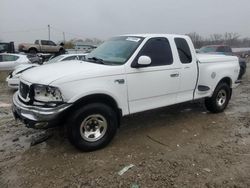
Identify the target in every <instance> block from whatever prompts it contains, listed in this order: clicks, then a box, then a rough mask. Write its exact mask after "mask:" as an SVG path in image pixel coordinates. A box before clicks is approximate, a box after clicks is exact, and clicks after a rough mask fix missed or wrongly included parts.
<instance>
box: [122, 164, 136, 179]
mask: <svg viewBox="0 0 250 188" xmlns="http://www.w3.org/2000/svg"><path fill="white" fill-rule="evenodd" d="M134 166H135V165H133V164H130V165H128V166H125V167H124V168H123V169H121V170H120V171H119V172H118V174H119V175H120V176H122V175H123V174H124V173H125V172H127V171H128V170H129V169H131V168H133V167H134Z"/></svg>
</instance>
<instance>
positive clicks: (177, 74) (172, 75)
mask: <svg viewBox="0 0 250 188" xmlns="http://www.w3.org/2000/svg"><path fill="white" fill-rule="evenodd" d="M170 76H171V77H179V73H174V74H170Z"/></svg>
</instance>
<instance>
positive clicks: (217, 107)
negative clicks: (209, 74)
mask: <svg viewBox="0 0 250 188" xmlns="http://www.w3.org/2000/svg"><path fill="white" fill-rule="evenodd" d="M230 98H231V89H230V86H229V85H228V84H227V83H225V82H222V83H219V84H218V85H217V87H216V88H215V90H214V93H213V95H212V97H210V98H206V99H205V106H206V108H207V110H208V111H210V112H212V113H220V112H223V111H224V110H225V108H226V107H227V105H228V102H229V100H230Z"/></svg>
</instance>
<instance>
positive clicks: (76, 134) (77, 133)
mask: <svg viewBox="0 0 250 188" xmlns="http://www.w3.org/2000/svg"><path fill="white" fill-rule="evenodd" d="M91 117H92V118H91ZM96 118H97V119H98V120H97V119H96ZM95 120H97V121H98V125H96V124H95V123H96V122H95V123H93V121H95ZM101 120H102V121H101ZM99 122H102V123H99ZM105 123H106V124H107V126H106V128H105V126H103V127H101V124H102V125H105ZM95 126H99V127H101V128H99V129H98V128H97V129H96V130H99V132H100V134H101V135H102V136H100V137H99V138H98V139H97V140H94V139H95V138H94V137H95V133H94V132H92V134H90V135H89V136H88V137H86V135H87V134H89V133H90V132H91V131H94V129H95V128H96V127H95ZM86 127H90V128H89V130H88V131H87V130H86V129H87V128H86ZM117 127H118V120H117V116H116V113H115V111H114V110H113V109H112V108H111V107H109V106H107V105H105V104H102V103H92V104H87V105H86V106H84V107H82V108H80V109H79V110H77V111H76V112H74V114H73V115H72V116H71V117H70V118H69V122H68V123H67V132H68V138H69V140H70V142H71V143H72V144H73V145H74V146H75V147H76V148H78V149H80V150H82V151H94V150H97V149H101V148H103V147H105V146H106V145H108V144H109V142H110V141H111V140H112V139H113V137H114V136H115V134H116V130H117ZM97 132H98V131H97ZM96 134H97V133H96ZM90 136H91V137H90Z"/></svg>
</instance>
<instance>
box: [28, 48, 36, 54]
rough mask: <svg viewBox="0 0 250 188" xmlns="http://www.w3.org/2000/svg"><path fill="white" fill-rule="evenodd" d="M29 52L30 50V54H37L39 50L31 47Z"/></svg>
mask: <svg viewBox="0 0 250 188" xmlns="http://www.w3.org/2000/svg"><path fill="white" fill-rule="evenodd" d="M28 52H29V53H30V54H36V53H37V50H36V49H35V48H31V49H29V50H28Z"/></svg>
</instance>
